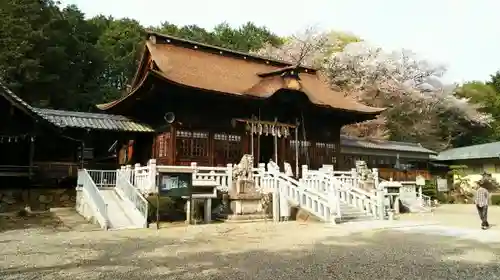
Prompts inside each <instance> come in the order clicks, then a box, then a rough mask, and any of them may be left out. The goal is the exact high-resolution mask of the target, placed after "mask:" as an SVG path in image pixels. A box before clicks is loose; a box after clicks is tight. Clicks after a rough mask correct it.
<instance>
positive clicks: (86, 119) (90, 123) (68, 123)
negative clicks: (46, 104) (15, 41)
mask: <svg viewBox="0 0 500 280" xmlns="http://www.w3.org/2000/svg"><path fill="white" fill-rule="evenodd" d="M0 96H3V97H4V98H6V99H7V100H8V101H9V102H10V103H11V104H12V105H14V106H16V107H18V108H19V109H20V110H22V111H24V112H26V113H27V114H28V115H30V116H31V117H33V118H36V119H39V120H43V121H47V122H48V124H49V125H55V126H56V127H59V128H63V127H74V128H88V129H100V130H115V131H129V132H153V131H154V130H153V128H151V127H150V126H148V125H145V124H141V123H138V122H136V121H134V120H131V119H129V118H127V117H124V116H118V115H110V114H94V113H84V112H73V111H62V110H53V109H41V108H34V107H32V106H31V105H29V104H28V103H26V102H25V101H24V100H22V99H21V98H20V97H19V96H17V95H16V94H15V93H13V92H12V91H11V90H10V89H8V88H7V87H6V86H5V85H4V84H3V83H2V82H1V80H0Z"/></svg>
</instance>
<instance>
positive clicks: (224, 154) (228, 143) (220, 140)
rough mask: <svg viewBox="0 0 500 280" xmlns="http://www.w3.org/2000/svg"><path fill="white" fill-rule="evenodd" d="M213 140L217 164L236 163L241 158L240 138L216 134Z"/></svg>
mask: <svg viewBox="0 0 500 280" xmlns="http://www.w3.org/2000/svg"><path fill="white" fill-rule="evenodd" d="M214 139H215V155H216V158H217V159H216V160H217V161H218V162H220V161H223V162H225V163H236V162H238V161H239V160H240V159H241V157H242V156H243V149H242V144H241V136H239V135H232V134H224V133H216V134H214Z"/></svg>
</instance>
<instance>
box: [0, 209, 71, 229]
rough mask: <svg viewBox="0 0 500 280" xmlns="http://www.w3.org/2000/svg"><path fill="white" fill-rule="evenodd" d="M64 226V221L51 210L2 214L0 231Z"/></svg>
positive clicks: (0, 216)
mask: <svg viewBox="0 0 500 280" xmlns="http://www.w3.org/2000/svg"><path fill="white" fill-rule="evenodd" d="M63 226H64V225H63V223H62V221H61V220H60V219H59V218H58V217H57V216H56V215H54V214H53V213H51V212H42V213H27V214H25V215H19V214H18V213H12V214H2V215H0V232H3V231H8V230H18V229H33V228H44V229H58V228H61V227H63Z"/></svg>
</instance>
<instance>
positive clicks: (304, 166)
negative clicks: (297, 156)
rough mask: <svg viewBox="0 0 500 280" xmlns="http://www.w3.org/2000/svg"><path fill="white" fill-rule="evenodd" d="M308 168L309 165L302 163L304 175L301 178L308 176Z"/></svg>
mask: <svg viewBox="0 0 500 280" xmlns="http://www.w3.org/2000/svg"><path fill="white" fill-rule="evenodd" d="M308 170H309V167H308V166H307V165H305V164H304V165H302V176H301V178H304V177H306V176H307V172H308Z"/></svg>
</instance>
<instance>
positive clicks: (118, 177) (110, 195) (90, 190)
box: [76, 169, 148, 230]
mask: <svg viewBox="0 0 500 280" xmlns="http://www.w3.org/2000/svg"><path fill="white" fill-rule="evenodd" d="M129 175H130V174H126V173H124V172H123V171H121V170H86V169H82V170H79V171H78V186H77V196H76V200H77V201H76V211H77V212H78V213H79V214H80V215H82V216H83V217H84V218H85V219H87V220H89V221H91V222H92V223H95V224H97V225H99V226H100V227H101V228H102V229H106V230H108V229H132V228H144V227H147V213H148V212H147V211H148V203H147V201H146V199H145V198H144V197H143V196H142V195H141V194H140V193H139V192H138V190H137V189H136V188H135V187H134V186H132V184H131V183H130V181H129Z"/></svg>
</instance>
